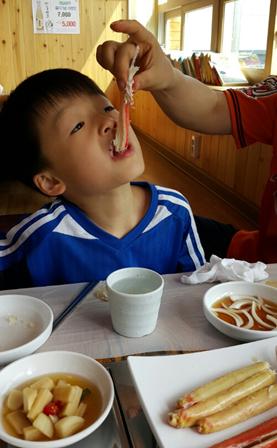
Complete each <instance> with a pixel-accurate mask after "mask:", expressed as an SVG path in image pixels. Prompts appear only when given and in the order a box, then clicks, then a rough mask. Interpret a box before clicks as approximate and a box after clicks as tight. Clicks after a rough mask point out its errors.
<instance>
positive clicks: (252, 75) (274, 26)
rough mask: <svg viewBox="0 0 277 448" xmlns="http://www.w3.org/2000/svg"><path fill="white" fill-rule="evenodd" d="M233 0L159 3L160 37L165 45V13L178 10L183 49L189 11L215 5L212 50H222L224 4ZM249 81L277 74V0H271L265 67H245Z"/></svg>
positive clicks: (188, 0) (168, 1)
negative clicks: (186, 15)
mask: <svg viewBox="0 0 277 448" xmlns="http://www.w3.org/2000/svg"><path fill="white" fill-rule="evenodd" d="M230 1H232V0H167V2H166V3H165V4H162V5H158V7H157V9H158V14H159V21H158V39H159V42H160V43H161V44H162V45H165V14H169V13H170V12H171V11H174V13H175V14H174V15H175V16H176V15H177V11H178V12H180V14H181V33H180V49H181V50H180V51H182V50H183V28H184V17H185V13H186V12H188V11H193V10H195V9H198V8H202V7H205V6H213V17H212V35H211V51H215V52H220V51H221V48H222V39H223V25H224V24H223V19H224V6H225V3H228V2H230ZM243 72H244V73H245V75H246V77H247V79H248V80H249V82H257V81H260V80H261V79H264V78H265V77H267V76H269V75H270V74H275V75H276V74H277V0H270V11H269V22H268V34H267V44H266V57H265V66H264V68H263V69H253V68H244V69H243Z"/></svg>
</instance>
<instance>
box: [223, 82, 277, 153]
mask: <svg viewBox="0 0 277 448" xmlns="http://www.w3.org/2000/svg"><path fill="white" fill-rule="evenodd" d="M224 93H225V97H226V99H227V103H228V107H229V111H230V115H231V122H232V135H233V137H234V138H235V141H236V145H237V147H238V148H242V147H244V146H248V145H251V144H252V143H255V142H261V143H265V144H268V145H273V140H274V135H276V121H277V120H276V117H277V93H274V94H272V95H269V96H266V97H261V98H253V97H250V96H248V95H246V94H245V93H243V92H241V91H240V90H235V89H229V90H226V91H224Z"/></svg>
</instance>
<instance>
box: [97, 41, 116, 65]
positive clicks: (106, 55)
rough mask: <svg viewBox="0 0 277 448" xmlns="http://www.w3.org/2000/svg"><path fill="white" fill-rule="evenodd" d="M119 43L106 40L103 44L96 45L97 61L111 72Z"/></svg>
mask: <svg viewBox="0 0 277 448" xmlns="http://www.w3.org/2000/svg"><path fill="white" fill-rule="evenodd" d="M119 45H120V43H119V42H115V41H113V40H107V41H106V42H104V43H103V44H101V45H98V47H97V50H96V59H97V62H98V63H99V64H100V65H102V67H103V68H105V69H107V70H110V71H111V72H112V71H113V66H114V59H115V53H116V50H117V48H118V46H119Z"/></svg>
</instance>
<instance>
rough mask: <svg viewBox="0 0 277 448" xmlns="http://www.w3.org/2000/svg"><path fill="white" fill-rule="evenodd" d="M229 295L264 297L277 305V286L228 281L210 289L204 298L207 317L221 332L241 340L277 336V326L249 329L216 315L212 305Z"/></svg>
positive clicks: (204, 309)
mask: <svg viewBox="0 0 277 448" xmlns="http://www.w3.org/2000/svg"><path fill="white" fill-rule="evenodd" d="M229 295H234V296H255V297H263V298H265V299H267V300H269V301H271V302H272V303H273V304H276V305H277V288H274V287H272V286H268V285H265V284H262V283H250V282H243V281H240V282H226V283H221V284H219V285H215V286H213V287H211V288H210V289H208V290H207V291H206V293H205V295H204V299H203V311H204V315H205V317H206V319H207V320H208V321H209V322H210V323H211V324H212V325H213V326H214V327H215V328H216V329H217V330H219V331H221V333H224V334H225V335H227V336H229V337H231V338H233V339H238V340H240V341H255V340H258V339H265V338H270V337H273V336H277V328H276V329H272V330H254V329H251V328H249V329H247V328H242V327H239V326H235V325H233V324H231V323H228V322H226V321H224V320H222V319H220V318H219V317H218V316H216V314H215V313H214V312H213V311H212V307H213V306H214V305H215V304H216V302H218V301H219V300H220V299H222V298H223V297H227V296H229ZM276 318H277V316H276Z"/></svg>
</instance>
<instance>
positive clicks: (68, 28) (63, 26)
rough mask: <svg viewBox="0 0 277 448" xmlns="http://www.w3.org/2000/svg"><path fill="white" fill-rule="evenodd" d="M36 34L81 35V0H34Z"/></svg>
mask: <svg viewBox="0 0 277 448" xmlns="http://www.w3.org/2000/svg"><path fill="white" fill-rule="evenodd" d="M32 9H33V24H34V33H36V34H80V18H79V0H32Z"/></svg>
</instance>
